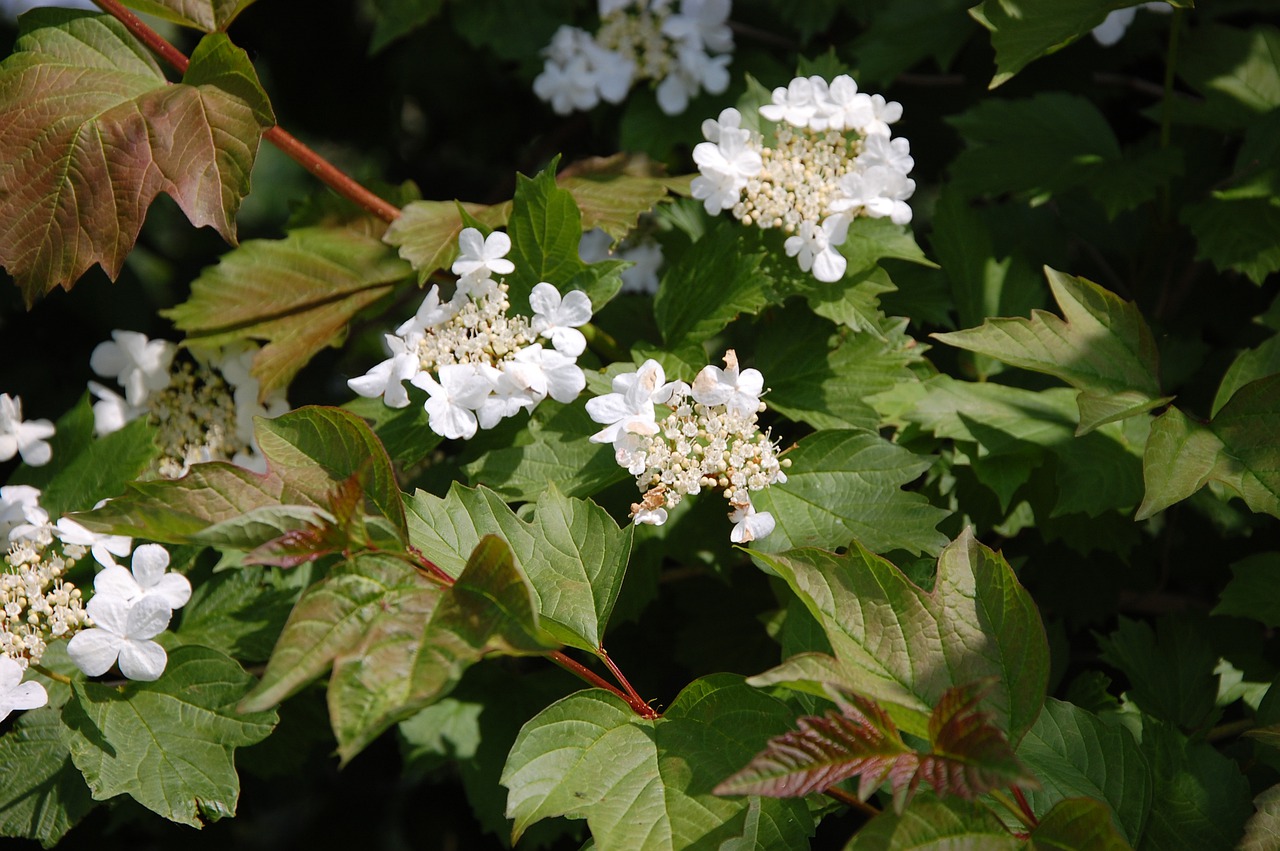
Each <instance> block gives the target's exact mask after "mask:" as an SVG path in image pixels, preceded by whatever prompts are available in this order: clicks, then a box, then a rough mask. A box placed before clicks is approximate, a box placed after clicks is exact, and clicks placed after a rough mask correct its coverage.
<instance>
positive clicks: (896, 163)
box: [857, 136, 916, 175]
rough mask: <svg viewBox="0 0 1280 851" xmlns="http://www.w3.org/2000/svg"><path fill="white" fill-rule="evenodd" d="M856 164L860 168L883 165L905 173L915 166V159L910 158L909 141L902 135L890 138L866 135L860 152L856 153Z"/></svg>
mask: <svg viewBox="0 0 1280 851" xmlns="http://www.w3.org/2000/svg"><path fill="white" fill-rule="evenodd" d="M857 164H858V168H860V169H868V168H874V167H875V166H884V167H885V168H887V169H890V170H891V171H896V172H898V173H899V174H902V175H907V174H910V173H911V169H913V168H915V164H916V161H915V160H914V159H912V158H911V143H910V142H909V141H907V140H906V139H904V138H903V137H901V136H899V137H898V138H896V139H890V138H889V137H888V136H868V137H867V138H866V139H865V140H864V141H863V143H862V153H860V154H858V159H857Z"/></svg>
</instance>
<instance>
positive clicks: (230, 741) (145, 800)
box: [62, 647, 276, 827]
mask: <svg viewBox="0 0 1280 851" xmlns="http://www.w3.org/2000/svg"><path fill="white" fill-rule="evenodd" d="M252 682H253V677H252V676H250V675H249V674H247V673H245V672H244V670H243V669H241V667H240V666H239V665H238V664H236V662H235V661H234V660H232V659H230V658H228V657H226V656H224V655H222V654H221V653H219V652H217V651H216V650H210V649H208V648H205V647H179V648H176V649H175V650H174V651H173V652H172V653H171V654H170V655H169V664H168V668H167V669H166V671H165V673H164V675H163V676H162V677H161V678H160V679H158V680H156V681H155V682H150V683H133V682H131V683H127V684H126V685H124V686H121V687H118V688H113V687H111V686H106V685H99V684H97V683H92V682H76V683H74V684H73V686H72V698H71V700H70V701H69V702H68V703H67V704H66V706H65V707H63V710H62V718H63V721H64V722H65V723H66V725H67V727H68V728H70V729H69V733H68V734H67V745H68V747H69V749H70V751H71V759H72V760H73V761H74V762H75V764H76V767H77V768H79V769H80V771H81V772H82V773H83V774H84V779H85V780H86V781H87V782H88V784H89V788H90V789H91V790H92V792H93V797H94V799H95V800H98V801H105V800H107V799H108V798H112V797H115V796H116V795H129V796H130V797H132V798H133V799H134V800H136V801H137V802H138V803H140V804H142V805H143V806H144V807H146V808H147V809H149V810H152V811H153V812H155V813H157V814H159V815H161V816H163V817H165V818H167V819H169V820H170V821H176V822H179V823H181V824H188V825H191V826H192V827H200V826H201V825H202V824H203V823H206V822H211V821H217V820H218V819H220V818H224V817H228V816H233V815H235V811H236V800H237V798H238V797H239V795H240V780H239V778H238V777H237V776H236V770H235V765H234V763H233V760H232V754H233V753H234V751H235V749H236V748H238V747H244V746H246V745H252V744H254V743H255V742H260V741H262V740H263V739H264V738H266V737H267V735H268V734H269V733H270V732H271V728H272V727H273V726H274V725H275V723H276V715H275V713H274V712H254V713H251V714H247V715H245V714H241V713H239V712H237V711H236V703H237V701H239V700H240V698H241V697H242V696H243V695H244V693H245V691H247V690H248V688H249V686H250V684H252Z"/></svg>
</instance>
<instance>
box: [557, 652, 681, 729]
mask: <svg viewBox="0 0 1280 851" xmlns="http://www.w3.org/2000/svg"><path fill="white" fill-rule="evenodd" d="M547 658H548V659H550V660H551V661H552V662H555V663H556V664H557V665H559V666H560V667H561V668H564V669H565V670H566V671H568V672H569V673H571V674H574V675H576V676H577V677H579V678H580V679H583V680H586V681H587V682H588V683H590V684H591V685H593V686H595V687H596V688H602V689H605V690H606V691H609V692H612V693H613V694H616V695H617V696H618V697H620V698H622V699H623V700H625V701H626V702H627V705H628V706H630V707H631V709H632V711H633V712H635V713H636V714H637V715H639V716H640V717H641V718H646V719H648V720H653V719H655V718H657V717H658V711H657V710H656V709H654V708H653V707H652V706H650V705H649V704H647V703H645V702H644V701H643V700H642V699H641V698H640V696H639V695H637V694H635V693H634V692H633V693H631V694H626V693H624V692H623V691H622V690H621V689H619V688H618V687H617V686H615V685H614V684H613V683H611V682H609V681H608V680H606V679H604V678H603V677H601V676H600V675H598V674H596V673H595V672H594V671H592V670H591V669H590V668H588V667H586V666H585V665H583V664H582V663H581V662H577V661H575V660H573V659H570V658H569V657H568V656H566V655H565V654H564V653H563V652H562V651H560V650H553V651H552V652H550V653H548V654H547Z"/></svg>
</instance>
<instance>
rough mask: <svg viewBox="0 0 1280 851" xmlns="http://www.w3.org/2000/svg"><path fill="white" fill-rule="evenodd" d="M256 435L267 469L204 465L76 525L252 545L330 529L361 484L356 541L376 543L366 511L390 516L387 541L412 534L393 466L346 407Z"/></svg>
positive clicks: (297, 416)
mask: <svg viewBox="0 0 1280 851" xmlns="http://www.w3.org/2000/svg"><path fill="white" fill-rule="evenodd" d="M257 436H258V443H259V445H260V446H261V448H262V454H263V455H264V456H265V457H266V459H267V472H266V473H262V474H259V473H254V472H252V471H250V470H246V469H244V468H242V467H237V466H234V465H232V464H226V463H221V462H215V463H210V464H196V465H194V466H193V467H192V468H191V471H190V472H189V473H187V475H185V476H183V477H182V478H181V479H177V480H173V481H151V482H134V483H133V484H130V485H129V486H128V490H126V491H125V493H124V494H123V495H122V496H120V497H118V498H117V499H113V500H112V501H111V502H109V503H107V504H106V505H104V506H102V507H101V508H98V509H95V510H94V511H90V512H86V513H84V514H80V515H77V519H78V520H79V521H80V522H81V523H83V524H85V525H86V526H87V527H89V528H90V529H94V530H96V531H103V532H105V531H110V532H113V533H115V534H127V535H133V536H135V537H142V538H148V539H150V540H153V541H162V542H165V543H175V544H176V543H188V542H197V543H202V544H210V545H214V546H217V545H226V546H231V547H234V548H236V549H252V548H253V547H256V546H259V545H261V544H264V543H267V542H268V541H271V540H273V539H276V538H278V537H279V536H280V535H282V534H286V533H289V532H292V531H295V530H307V529H312V530H315V529H319V528H323V527H324V526H325V524H326V523H333V522H335V516H336V515H341V514H343V513H344V511H345V512H346V514H347V516H352V513H353V512H352V511H351V510H350V509H349V508H347V509H343V504H344V502H346V501H349V500H350V499H351V493H350V491H351V488H352V487H353V485H352V484H350V483H349V480H352V479H353V478H354V480H355V482H357V483H358V484H359V494H360V495H361V497H362V499H361V510H360V511H359V512H355V513H356V514H359V515H362V516H360V517H358V518H357V519H356V520H352V521H350V522H349V523H348V524H347V526H346V528H347V529H350V530H354V531H353V532H352V534H351V537H352V538H354V539H355V542H356V543H357V544H366V543H368V542H369V533H368V529H367V527H368V525H369V520H368V519H367V518H366V517H364V516H363V515H372V516H373V517H374V518H378V517H381V518H384V519H385V523H383V524H382V525H384V526H388V527H389V529H388V532H387V535H383V536H380V538H385V537H387V536H390V537H391V538H393V539H394V538H400V539H401V540H403V539H405V538H406V537H407V532H406V527H405V518H404V505H403V503H402V502H401V501H400V490H399V487H398V486H397V484H396V479H395V471H394V470H393V469H392V467H391V460H390V459H389V458H388V457H387V454H386V451H385V450H384V449H383V448H382V444H380V443H378V439H377V437H375V436H374V434H373V432H371V431H370V430H369V427H368V426H367V425H366V424H365V422H364V421H363V420H361V419H360V418H359V417H357V416H355V415H354V414H350V413H348V412H346V411H343V410H341V409H339V408H321V407H306V408H299V409H298V410H296V411H291V412H289V413H287V414H284V415H283V416H280V417H277V418H276V419H274V420H259V421H258V423H257ZM246 515H249V517H248V518H246ZM355 531H358V532H360V535H356V534H355ZM295 551H296V550H295Z"/></svg>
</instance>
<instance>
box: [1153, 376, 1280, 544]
mask: <svg viewBox="0 0 1280 851" xmlns="http://www.w3.org/2000/svg"><path fill="white" fill-rule="evenodd" d="M1277 413H1280V374H1277V375H1270V376H1267V377H1265V378H1259V379H1257V380H1255V381H1251V382H1249V383H1248V384H1246V385H1245V386H1243V387H1241V388H1240V389H1239V390H1237V391H1236V392H1235V394H1234V395H1233V396H1232V397H1231V399H1230V400H1228V402H1227V403H1226V404H1225V405H1223V406H1222V409H1221V410H1219V411H1218V413H1217V415H1216V416H1215V417H1214V418H1213V419H1212V420H1211V421H1210V422H1209V423H1208V424H1203V423H1199V422H1196V421H1194V420H1192V419H1190V418H1189V417H1187V415H1186V414H1184V413H1183V412H1182V411H1180V410H1178V409H1177V408H1174V407H1170V408H1169V409H1168V410H1167V411H1165V412H1164V413H1163V414H1161V415H1160V416H1159V417H1157V418H1156V420H1155V422H1153V423H1152V425H1151V437H1150V439H1149V440H1148V441H1147V448H1146V452H1145V453H1144V454H1143V457H1142V476H1143V480H1144V481H1145V483H1146V497H1145V498H1144V499H1143V501H1142V505H1140V506H1138V513H1137V515H1136V517H1137V519H1138V520H1144V519H1146V518H1148V517H1150V516H1152V515H1153V514H1156V513H1157V512H1159V511H1163V510H1164V509H1166V508H1168V507H1169V506H1170V505H1173V504H1174V503H1175V502H1178V501H1180V500H1183V499H1186V498H1187V497H1189V496H1191V495H1192V494H1194V493H1195V492H1196V491H1198V490H1200V488H1202V487H1204V486H1205V485H1206V484H1208V483H1209V482H1211V481H1216V482H1219V483H1221V484H1224V485H1226V486H1227V487H1229V488H1231V489H1232V490H1233V491H1235V492H1236V493H1238V494H1239V495H1240V497H1241V498H1242V499H1244V502H1245V504H1246V505H1247V506H1249V508H1250V509H1252V510H1253V511H1257V512H1262V513H1266V514H1271V515H1272V516H1276V517H1280V443H1277V442H1276V440H1275V417H1276V415H1277Z"/></svg>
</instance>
